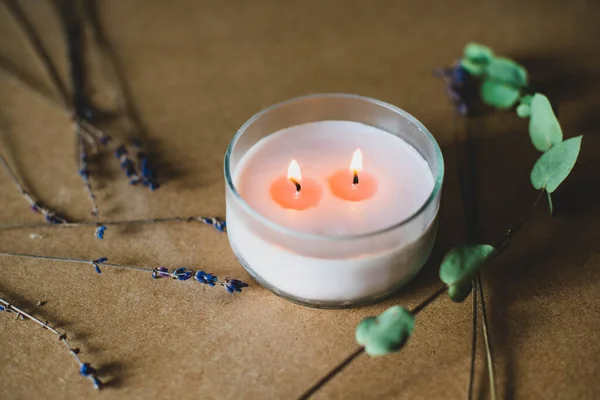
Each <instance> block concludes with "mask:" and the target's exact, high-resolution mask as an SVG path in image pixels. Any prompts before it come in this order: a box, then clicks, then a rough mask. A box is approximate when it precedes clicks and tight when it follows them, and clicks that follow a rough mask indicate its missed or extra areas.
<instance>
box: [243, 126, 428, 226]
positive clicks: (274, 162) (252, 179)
mask: <svg viewBox="0 0 600 400" xmlns="http://www.w3.org/2000/svg"><path fill="white" fill-rule="evenodd" d="M357 148H360V149H361V151H362V153H363V171H365V172H369V173H370V174H371V175H372V176H374V177H375V179H376V180H377V181H378V189H377V193H375V195H374V196H373V197H371V198H369V199H366V200H363V201H360V202H352V201H347V200H343V199H340V198H338V197H335V196H333V195H332V194H331V192H330V190H329V187H328V181H327V179H328V178H329V177H330V176H331V175H333V174H334V173H335V172H337V171H339V170H348V168H349V165H350V160H351V158H352V154H353V153H354V151H355V150H356V149H357ZM292 159H295V160H296V161H298V164H299V165H300V168H301V170H302V176H303V177H310V178H312V179H314V180H316V181H317V182H318V183H319V184H320V185H322V187H323V191H324V195H323V198H322V199H321V202H320V203H319V204H318V206H316V207H313V208H310V209H307V210H302V211H294V210H286V209H284V208H282V207H281V206H279V205H278V204H277V203H275V202H274V201H273V200H272V199H271V196H270V193H269V188H270V186H271V184H272V183H273V181H275V180H276V179H277V178H279V177H281V176H285V175H286V173H287V168H288V165H289V163H290V161H291V160H292ZM359 175H360V174H359ZM234 183H235V185H236V187H237V188H238V191H239V192H240V194H241V195H242V198H243V199H244V200H245V201H246V202H247V203H248V204H250V205H251V206H252V208H254V209H255V210H256V211H258V212H259V213H260V214H262V215H264V216H265V217H267V218H269V219H270V220H272V221H274V222H276V223H278V224H280V225H283V226H285V227H288V228H292V229H294V230H297V231H300V232H307V233H316V234H324V235H332V236H345V235H355V234H362V233H368V232H374V231H377V230H380V229H383V228H386V227H389V226H393V225H395V224H397V223H398V222H401V221H403V220H405V219H406V218H408V217H409V216H411V215H412V214H413V213H414V212H415V211H417V210H418V209H419V208H420V207H421V206H422V205H423V203H425V201H426V200H427V198H428V197H429V195H430V194H431V191H432V190H433V186H434V179H433V175H432V173H431V170H430V169H429V165H428V164H427V162H426V161H425V159H424V158H423V157H422V156H421V154H419V152H417V150H415V148H414V147H412V146H411V145H410V144H408V143H407V142H405V141H404V140H402V139H400V138H399V137H397V136H394V135H391V134H389V133H387V132H384V131H382V130H380V129H377V128H374V127H372V126H368V125H364V124H360V123H358V122H351V121H322V122H313V123H308V124H303V125H297V126H292V127H290V128H286V129H283V130H281V131H279V132H276V133H274V134H272V135H269V136H267V137H266V138H264V139H262V140H260V141H259V142H258V143H257V144H256V145H254V146H253V147H252V148H251V149H250V150H249V151H248V152H247V153H246V154H245V155H244V157H243V158H242V160H241V161H240V164H239V165H238V167H237V169H236V171H235V172H234ZM359 184H360V183H359Z"/></svg>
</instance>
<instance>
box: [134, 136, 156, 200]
mask: <svg viewBox="0 0 600 400" xmlns="http://www.w3.org/2000/svg"><path fill="white" fill-rule="evenodd" d="M133 146H134V147H135V149H136V158H137V160H138V163H139V166H140V179H141V183H142V185H143V186H145V187H148V188H150V190H152V191H154V190H156V189H158V188H159V186H160V185H159V184H158V181H157V175H156V171H155V170H154V168H152V165H151V163H150V159H149V158H148V153H146V151H145V150H144V147H143V144H142V141H141V140H134V141H133Z"/></svg>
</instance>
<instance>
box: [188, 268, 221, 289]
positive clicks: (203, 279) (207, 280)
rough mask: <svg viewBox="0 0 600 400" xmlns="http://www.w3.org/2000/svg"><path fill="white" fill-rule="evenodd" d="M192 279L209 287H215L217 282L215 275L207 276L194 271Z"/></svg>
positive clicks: (204, 273)
mask: <svg viewBox="0 0 600 400" xmlns="http://www.w3.org/2000/svg"><path fill="white" fill-rule="evenodd" d="M194 278H195V279H196V280H197V281H198V282H200V283H202V284H205V285H209V286H215V284H216V283H217V280H218V278H217V277H216V276H215V275H212V274H207V273H206V272H204V271H196V275H195V276H194Z"/></svg>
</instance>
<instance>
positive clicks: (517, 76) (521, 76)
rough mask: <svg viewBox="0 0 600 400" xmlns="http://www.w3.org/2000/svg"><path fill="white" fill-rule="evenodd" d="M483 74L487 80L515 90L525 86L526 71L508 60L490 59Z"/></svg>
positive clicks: (500, 58) (501, 58) (502, 58)
mask: <svg viewBox="0 0 600 400" xmlns="http://www.w3.org/2000/svg"><path fill="white" fill-rule="evenodd" d="M485 73H486V75H487V77H488V78H489V79H491V80H493V81H497V82H502V83H505V84H507V85H509V86H512V87H515V88H523V87H525V86H527V70H526V69H525V68H524V67H523V66H522V65H520V64H517V63H516V62H514V61H513V60H510V59H508V58H504V57H495V58H493V59H491V60H490V63H489V64H488V66H487V68H486V71H485Z"/></svg>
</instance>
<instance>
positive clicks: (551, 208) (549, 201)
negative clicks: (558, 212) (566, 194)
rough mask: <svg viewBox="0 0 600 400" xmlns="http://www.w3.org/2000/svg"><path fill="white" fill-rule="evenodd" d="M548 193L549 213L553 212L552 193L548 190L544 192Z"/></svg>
mask: <svg viewBox="0 0 600 400" xmlns="http://www.w3.org/2000/svg"><path fill="white" fill-rule="evenodd" d="M546 194H547V195H548V207H550V215H552V214H554V205H553V204H552V195H551V194H550V192H546Z"/></svg>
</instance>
